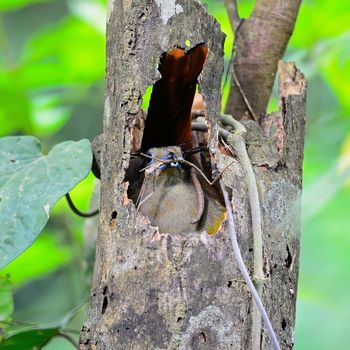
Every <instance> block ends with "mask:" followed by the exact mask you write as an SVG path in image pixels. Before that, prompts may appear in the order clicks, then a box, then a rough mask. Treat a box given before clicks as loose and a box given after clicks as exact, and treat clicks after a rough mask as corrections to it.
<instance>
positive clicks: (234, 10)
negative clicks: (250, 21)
mask: <svg viewBox="0 0 350 350" xmlns="http://www.w3.org/2000/svg"><path fill="white" fill-rule="evenodd" d="M225 7H226V11H227V15H228V18H229V20H230V23H231V27H232V31H233V32H234V33H236V29H237V27H238V26H239V24H240V21H241V19H240V17H239V14H238V6H237V1H236V0H225Z"/></svg>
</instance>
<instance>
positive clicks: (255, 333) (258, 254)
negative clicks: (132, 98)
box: [192, 114, 281, 350]
mask: <svg viewBox="0 0 350 350" xmlns="http://www.w3.org/2000/svg"><path fill="white" fill-rule="evenodd" d="M220 121H221V123H222V124H224V125H228V126H231V127H232V128H233V129H234V131H233V132H229V131H227V130H225V129H224V128H222V127H220V129H219V135H220V136H221V137H222V138H223V139H225V140H226V141H227V142H228V144H229V147H228V148H229V150H230V152H231V153H232V154H233V152H234V153H235V154H236V156H237V158H238V160H239V162H240V164H241V166H242V169H243V171H244V173H245V178H246V181H247V186H248V196H249V203H250V211H251V218H252V229H253V260H254V262H253V265H254V282H255V285H254V284H253V282H252V280H251V278H250V276H249V273H248V271H247V268H246V267H245V264H244V261H243V258H242V254H241V252H240V249H239V245H238V242H237V235H236V231H235V227H234V221H233V212H232V208H231V204H230V201H229V200H228V194H227V191H226V188H225V186H224V185H223V181H222V179H220V187H221V190H222V192H223V194H224V200H225V205H226V208H227V211H228V221H229V227H230V229H229V232H230V239H231V242H232V246H233V249H234V253H235V257H236V261H237V264H238V266H239V269H240V271H241V273H242V275H243V278H244V280H245V281H246V283H247V285H248V287H249V290H250V292H251V294H252V296H253V298H254V300H255V303H253V310H252V349H253V350H260V348H261V346H260V345H261V317H262V318H263V321H264V324H265V326H266V328H267V330H268V333H269V335H270V338H271V340H272V342H273V345H274V348H275V350H280V349H281V347H280V345H279V343H278V340H277V337H276V334H275V332H274V330H273V327H272V325H271V321H270V319H269V317H268V315H267V312H266V310H265V308H264V305H263V303H262V301H261V299H262V290H263V286H264V280H265V276H264V271H263V240H262V228H261V227H262V224H261V223H262V221H261V211H260V201H259V194H258V187H257V183H256V179H255V175H254V170H253V166H252V164H251V161H250V159H249V155H248V152H247V149H246V143H245V135H246V132H247V131H246V129H245V127H244V126H243V125H242V124H241V123H239V122H238V121H237V120H235V119H234V118H233V117H232V116H231V115H228V114H223V115H221V116H220ZM193 124H194V125H193ZM193 124H192V125H193V126H194V127H192V128H193V129H195V130H199V131H205V127H207V125H206V124H205V123H200V122H195V123H193ZM225 196H226V197H227V198H225Z"/></svg>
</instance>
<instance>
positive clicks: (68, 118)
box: [0, 0, 350, 350]
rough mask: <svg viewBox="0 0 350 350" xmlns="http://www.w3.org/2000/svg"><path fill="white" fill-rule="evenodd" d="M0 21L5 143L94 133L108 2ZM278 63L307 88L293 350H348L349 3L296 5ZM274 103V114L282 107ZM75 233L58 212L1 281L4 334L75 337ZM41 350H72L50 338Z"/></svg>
mask: <svg viewBox="0 0 350 350" xmlns="http://www.w3.org/2000/svg"><path fill="white" fill-rule="evenodd" d="M205 3H206V4H207V6H208V11H209V12H210V13H211V14H212V15H214V16H215V17H216V18H217V19H218V21H219V22H220V24H221V26H222V30H223V31H224V32H225V33H226V34H227V40H226V43H225V61H226V66H227V64H228V60H229V57H230V54H231V50H232V40H233V34H232V31H231V28H230V26H229V22H228V18H227V15H226V12H225V8H224V6H223V1H222V0H221V1H219V0H217V1H216V0H207V1H205ZM238 3H239V12H240V15H241V16H242V17H247V16H249V13H250V11H251V10H252V8H253V5H254V2H253V1H250V0H249V1H248V0H238ZM0 11H2V13H1V14H0V136H5V135H13V134H16V135H18V134H32V135H35V136H37V137H39V138H40V140H41V141H42V143H43V148H44V152H46V151H47V150H48V149H50V148H51V147H52V145H53V144H55V143H58V142H61V141H64V140H68V139H73V140H78V139H81V138H84V137H87V138H90V139H92V138H93V137H94V136H95V135H96V134H98V133H100V131H101V128H102V113H103V79H104V71H105V50H104V46H105V32H104V27H105V25H104V23H105V14H106V0H46V1H43V0H1V1H0ZM285 59H286V60H293V61H295V62H296V63H297V64H298V66H299V68H301V70H302V71H303V72H304V73H305V75H306V77H307V78H308V81H309V90H308V120H307V135H306V143H305V161H304V193H303V212H302V216H303V217H302V219H303V222H302V226H303V228H302V237H301V243H302V247H301V265H300V279H299V288H298V305H297V326H296V349H297V350H316V349H317V350H329V349H339V350H342V349H344V350H345V349H348V347H349V345H348V344H349V343H350V333H349V331H348V328H349V324H350V298H349V295H350V268H349V267H350V253H349V252H350V235H349V234H348V230H349V227H350V225H349V215H348V211H349V208H350V196H349V194H350V182H349V180H348V179H349V168H350V128H349V126H350V99H349V98H348V95H349V94H350V85H349V83H348V82H349V81H350V11H349V4H348V3H347V2H345V1H342V0H333V1H331V0H303V2H302V6H301V9H300V13H299V17H298V20H297V23H296V27H295V31H294V33H293V36H292V38H291V41H290V45H289V47H288V50H287V52H286V54H285ZM227 92H228V91H227V89H226V90H224V95H225V96H227ZM276 96H277V95H276V92H274V94H273V96H272V99H271V105H270V110H271V109H274V108H276V107H277V104H278V101H277V99H276ZM347 181H348V182H347ZM92 186H93V176H90V177H89V178H88V179H87V180H85V181H84V182H83V183H81V184H80V185H79V186H78V187H77V188H76V189H75V190H74V192H73V194H72V196H73V197H74V200H75V201H76V202H77V205H78V206H79V207H80V208H81V209H85V210H86V209H87V208H88V200H89V197H90V195H91V191H92ZM82 226H83V220H82V219H79V218H76V217H74V215H73V214H71V213H70V212H69V210H68V209H67V205H66V203H65V202H64V200H62V201H60V202H59V203H58V205H57V206H56V208H55V210H54V212H53V215H52V218H51V219H50V221H49V223H48V225H47V226H46V228H45V230H44V233H43V234H42V235H41V236H40V237H39V238H38V239H37V240H36V242H35V243H34V244H33V245H32V246H31V247H30V248H29V249H28V250H27V251H26V252H25V253H24V254H23V255H21V256H20V257H18V258H17V259H16V260H15V261H13V262H12V263H11V264H10V265H8V266H7V267H6V268H5V269H4V270H2V271H1V275H5V274H9V275H10V279H11V281H12V285H13V288H14V301H15V310H14V314H13V316H12V319H13V322H12V323H10V330H13V331H18V329H20V328H21V327H22V328H23V327H27V328H28V327H30V325H32V324H40V325H42V326H45V327H56V326H59V327H62V324H64V325H65V326H66V327H69V328H70V329H73V330H74V329H75V330H77V331H78V330H79V328H80V327H81V323H82V320H83V318H84V312H85V309H84V307H80V305H82V304H84V301H85V300H86V297H87V295H88V283H87V279H86V277H85V275H84V267H83V258H82V257H83V253H82V251H83V249H82ZM0 292H1V287H0ZM0 306H1V307H2V304H1V305H0ZM74 308H76V309H74ZM72 309H74V310H75V311H74V312H72V311H71V310H72ZM62 319H64V320H65V322H63V323H62ZM14 321H16V322H14ZM27 328H26V329H27ZM75 337H77V335H75ZM0 348H1V346H0ZM44 349H46V350H48V349H49V350H55V349H60V350H65V349H73V346H72V345H71V344H70V343H69V342H67V341H66V340H65V339H60V338H55V339H54V340H52V341H51V342H49V344H48V345H46V346H45V347H44Z"/></svg>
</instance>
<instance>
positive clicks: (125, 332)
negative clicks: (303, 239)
mask: <svg viewBox="0 0 350 350" xmlns="http://www.w3.org/2000/svg"><path fill="white" fill-rule="evenodd" d="M188 40H189V41H190V45H191V47H193V46H195V45H197V44H199V43H202V42H206V43H207V45H208V47H209V54H208V58H207V61H206V63H205V66H204V70H203V72H202V74H201V76H200V78H199V90H200V92H201V94H202V95H203V97H204V99H205V102H206V105H207V111H208V123H209V124H210V135H209V146H210V151H211V152H212V155H213V156H214V158H215V159H216V161H217V164H218V166H219V168H220V167H223V166H225V165H226V164H229V163H230V162H232V158H231V157H229V156H225V155H223V154H221V153H220V152H219V151H218V149H217V128H218V125H217V120H218V114H219V113H220V97H221V93H220V86H221V75H222V72H223V40H224V35H223V34H222V32H221V30H220V26H219V24H218V23H217V22H216V21H215V20H214V19H213V18H212V17H210V16H209V15H208V14H207V13H206V10H205V9H204V7H203V6H202V5H200V4H199V3H198V2H197V1H196V0H177V1H175V0H168V1H162V0H115V1H114V2H111V7H110V14H109V19H108V26H107V77H106V92H105V115H104V137H103V142H102V152H101V153H102V158H101V204H100V224H99V233H98V240H97V248H96V262H95V269H94V276H93V283H92V284H93V285H92V290H91V304H90V308H89V312H88V318H87V321H86V322H85V324H84V326H83V329H82V331H81V336H80V342H79V349H80V350H86V349H105V350H110V349H208V350H209V349H210V350H212V349H249V347H250V339H249V337H250V327H251V317H250V310H251V307H252V300H251V296H250V294H249V292H248V290H247V288H246V286H245V284H244V282H243V280H242V277H241V276H240V273H239V271H238V269H237V266H236V264H235V260H234V256H233V253H232V251H231V245H230V244H229V242H228V235H227V233H226V231H225V230H226V226H225V225H223V229H222V230H221V232H219V233H218V234H216V235H213V236H208V235H207V234H206V233H205V232H203V233H201V234H198V233H191V232H188V233H186V234H181V235H171V234H166V233H160V232H159V231H158V230H157V228H155V227H152V226H151V225H150V224H149V222H148V220H147V218H145V217H143V216H142V215H141V214H140V213H137V212H136V209H135V206H134V204H133V202H132V201H131V200H129V199H128V197H127V187H128V183H126V182H125V180H124V179H125V170H126V169H127V168H128V165H129V159H130V145H131V142H132V130H133V125H134V123H135V121H136V119H137V118H138V117H139V116H140V115H141V113H142V112H141V110H140V105H141V100H142V95H143V93H144V92H145V90H146V87H147V86H148V85H151V84H154V82H155V81H156V80H157V79H159V77H160V76H159V73H158V71H157V66H158V63H159V58H160V56H161V54H162V53H164V52H166V51H168V50H169V49H170V48H172V47H174V46H175V45H176V46H180V47H185V46H186V41H188ZM279 75H280V96H281V105H280V111H279V112H276V113H274V114H272V115H271V116H267V117H266V118H265V119H264V122H263V123H262V124H261V125H259V124H258V123H256V122H254V121H247V122H245V126H246V128H247V130H248V135H247V146H248V152H249V155H250V157H251V160H252V163H253V165H254V170H255V175H256V178H257V181H258V186H259V191H260V193H259V194H260V201H261V207H262V212H263V213H262V214H263V233H264V237H263V240H264V252H265V254H264V263H265V266H264V270H265V275H266V283H265V287H264V295H263V299H264V304H265V305H266V308H267V311H268V313H269V315H270V317H271V320H272V323H273V325H274V328H275V331H276V333H277V336H278V338H279V340H280V342H281V345H282V348H283V349H292V348H293V341H294V340H293V332H294V321H295V303H296V292H297V273H298V265H299V236H300V207H299V206H300V194H301V170H302V154H303V139H304V123H305V98H306V82H305V79H304V78H303V76H302V75H301V73H300V72H299V71H298V70H297V69H296V68H295V66H294V65H293V64H287V63H281V64H280V70H279ZM224 181H225V184H226V186H227V187H228V188H229V189H230V192H231V193H232V203H233V207H234V209H235V210H234V215H235V218H236V226H237V232H238V236H239V240H240V245H241V249H242V253H243V257H244V259H245V262H246V264H247V266H248V268H249V269H250V271H252V261H253V259H252V233H251V219H250V211H249V203H248V199H247V198H248V196H247V188H246V185H245V179H244V177H243V171H242V169H241V167H240V164H239V163H238V162H235V163H234V164H233V165H231V166H230V167H229V168H228V170H227V171H226V172H225V173H224ZM262 339H263V341H262V349H271V344H270V342H269V339H268V337H267V335H266V334H265V333H263V334H262Z"/></svg>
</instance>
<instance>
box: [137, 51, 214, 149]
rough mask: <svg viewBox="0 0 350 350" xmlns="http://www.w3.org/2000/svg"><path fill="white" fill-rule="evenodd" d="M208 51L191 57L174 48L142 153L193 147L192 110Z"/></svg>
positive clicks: (157, 87) (156, 92)
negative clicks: (155, 148) (161, 148)
mask: <svg viewBox="0 0 350 350" xmlns="http://www.w3.org/2000/svg"><path fill="white" fill-rule="evenodd" d="M207 53H208V47H207V46H206V45H205V44H200V45H198V46H196V47H194V48H193V49H191V50H189V51H188V52H187V53H185V52H184V50H183V49H180V48H173V49H172V50H170V51H169V52H167V53H165V54H164V55H163V56H162V58H161V62H160V65H159V72H160V73H161V75H162V77H161V79H160V80H158V81H157V82H156V83H155V84H154V86H153V91H152V96H151V101H150V105H149V109H148V115H147V120H146V125H145V130H144V134H143V139H142V145H141V150H142V151H147V150H148V149H150V148H152V147H166V146H172V145H181V144H186V145H187V146H188V147H191V141H192V132H191V107H192V103H193V98H194V95H195V92H196V84H197V78H198V76H199V74H200V73H201V71H202V69H203V66H204V62H205V59H206V57H207Z"/></svg>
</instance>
